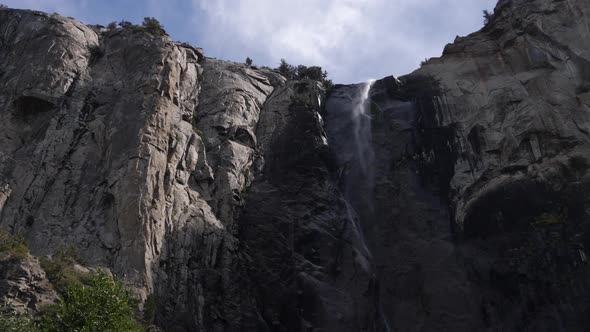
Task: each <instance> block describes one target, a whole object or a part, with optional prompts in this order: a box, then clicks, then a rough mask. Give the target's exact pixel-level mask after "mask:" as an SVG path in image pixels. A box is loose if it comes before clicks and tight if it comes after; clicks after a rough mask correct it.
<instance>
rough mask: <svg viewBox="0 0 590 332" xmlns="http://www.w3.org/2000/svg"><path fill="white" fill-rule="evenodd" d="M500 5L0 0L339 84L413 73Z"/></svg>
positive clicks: (471, 1) (453, 0)
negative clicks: (147, 32)
mask: <svg viewBox="0 0 590 332" xmlns="http://www.w3.org/2000/svg"><path fill="white" fill-rule="evenodd" d="M496 2H497V1H496V0H160V1H158V0H0V3H3V4H5V5H7V6H8V7H12V8H28V9H36V10H42V11H46V12H50V13H53V12H57V13H60V14H61V15H64V16H71V17H74V18H76V19H78V20H80V21H82V22H84V23H88V24H102V25H107V24H108V23H109V22H112V21H121V20H127V21H131V22H133V23H140V22H141V21H143V18H144V17H145V16H153V17H155V18H157V19H158V20H159V21H160V22H161V23H162V25H164V27H165V29H166V31H167V32H168V34H170V36H171V37H172V38H173V39H174V40H177V41H184V42H189V43H190V44H192V45H194V46H197V47H202V48H203V49H204V51H205V55H207V56H209V57H215V58H219V59H225V60H232V61H238V62H244V61H245V59H246V57H250V58H252V59H253V60H254V64H255V65H260V66H262V65H266V66H270V67H277V66H278V64H279V62H280V59H283V58H284V59H286V60H287V62H289V63H291V64H294V65H299V64H304V65H308V66H311V65H318V66H321V67H323V68H324V69H325V70H327V71H328V74H329V77H330V78H331V79H332V80H333V81H334V82H336V83H356V82H363V81H367V80H369V79H378V78H382V77H385V76H389V75H395V76H401V75H404V74H409V73H410V72H412V71H414V70H415V69H416V68H418V67H419V65H420V62H421V61H423V60H424V59H426V58H431V57H438V56H440V55H441V53H442V50H443V48H444V46H445V45H446V44H447V43H450V42H452V41H453V40H454V39H455V37H456V36H466V35H468V34H470V33H472V32H475V31H477V30H479V29H481V27H482V25H483V17H482V11H483V10H484V9H487V10H490V11H491V10H493V8H494V6H495V4H496Z"/></svg>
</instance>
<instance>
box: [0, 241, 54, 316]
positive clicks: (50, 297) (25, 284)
mask: <svg viewBox="0 0 590 332" xmlns="http://www.w3.org/2000/svg"><path fill="white" fill-rule="evenodd" d="M55 301H57V293H56V292H55V290H54V289H53V287H52V285H51V283H50V282H49V280H48V279H47V276H46V275H45V271H44V270H43V269H42V268H41V265H40V264H39V260H38V259H36V258H34V257H32V256H31V255H28V254H27V255H25V256H24V257H18V256H15V255H13V254H9V253H6V252H3V253H1V254H0V304H7V305H10V307H12V308H13V309H15V310H16V311H17V312H20V313H24V312H27V311H28V310H32V311H37V310H40V309H41V308H42V307H43V306H44V305H47V304H52V303H54V302H55Z"/></svg>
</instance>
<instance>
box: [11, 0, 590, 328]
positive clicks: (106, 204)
mask: <svg viewBox="0 0 590 332" xmlns="http://www.w3.org/2000/svg"><path fill="white" fill-rule="evenodd" d="M588 26H590V4H587V3H586V2H585V1H583V0H534V1H525V0H513V1H508V0H502V1H499V3H498V5H497V7H496V9H495V12H494V15H493V17H492V18H491V20H490V22H489V23H488V24H487V25H486V26H485V27H484V28H483V29H482V30H480V31H478V32H476V33H474V34H471V35H469V36H467V37H462V38H457V39H456V40H455V42H454V43H452V44H449V45H447V47H446V48H445V50H444V52H443V55H442V56H441V57H440V58H433V59H430V60H429V61H427V62H426V63H425V64H424V65H423V66H422V67H421V68H420V69H418V70H417V71H415V72H413V73H412V74H409V75H407V76H404V77H400V78H399V79H398V78H393V77H387V78H384V79H381V80H378V81H376V82H374V83H373V84H371V85H369V87H370V89H366V96H364V97H363V96H362V94H363V92H364V91H365V90H363V89H365V88H366V87H367V84H361V85H348V86H344V85H336V86H335V87H334V88H333V89H331V90H330V91H327V92H326V91H325V89H324V87H323V86H322V85H321V84H320V83H319V82H316V81H312V80H300V81H297V80H287V79H285V78H284V77H282V76H281V75H280V74H278V73H276V72H274V71H272V70H269V69H257V68H254V67H249V66H246V65H244V64H239V63H233V62H228V61H222V60H218V59H213V58H208V57H206V56H205V53H204V52H203V50H201V49H199V48H195V47H192V46H189V45H186V44H179V43H175V42H173V41H172V40H171V39H170V38H169V37H168V36H154V35H152V34H150V33H148V32H146V31H144V30H142V29H133V28H125V29H115V30H109V29H105V28H103V27H100V26H89V25H85V24H82V23H80V22H78V21H76V20H74V19H70V18H65V17H62V16H59V15H55V14H54V15H49V14H45V13H40V12H34V11H23V10H12V9H0V128H1V130H0V227H2V228H3V229H7V230H9V231H10V232H11V233H13V234H21V235H23V236H24V237H25V238H26V240H27V244H28V247H29V249H30V251H31V253H32V254H33V255H35V256H39V257H44V256H49V257H50V256H52V255H55V254H56V253H57V252H58V251H60V250H63V248H70V247H73V248H75V249H76V250H77V251H78V252H79V255H80V259H81V261H82V262H83V263H84V265H85V266H87V267H90V268H96V267H102V268H106V269H108V270H110V271H111V272H113V273H114V274H116V275H119V276H124V278H125V282H126V284H127V286H128V287H129V288H131V289H133V290H134V293H135V294H137V296H138V297H139V298H140V299H141V300H142V301H148V299H153V301H154V302H155V318H154V323H155V325H157V326H158V327H159V328H161V329H162V330H164V331H321V330H323V331H388V330H391V331H441V330H451V331H474V330H482V331H485V330H487V331H583V330H584V329H585V327H587V326H588V325H589V324H590V322H589V321H588V317H589V316H588V313H589V312H590V305H589V303H590V302H589V300H590V278H589V277H590V275H589V274H590V267H589V266H588V262H587V258H586V248H587V247H589V246H590V215H589V213H590V210H589V205H588V204H589V202H590V200H589V197H588V194H587V193H588V192H589V191H588V189H590V188H589V185H590V175H589V174H588V172H587V171H588V169H589V168H590V136H589V135H590V108H589V107H590V37H589V34H590V32H589V31H590V30H588ZM359 96H361V97H362V98H361V103H360V104H358V105H356V106H355V104H354V103H353V101H355V100H358V98H360V97H359ZM359 105H361V106H362V108H363V112H364V113H363V114H365V115H366V119H368V120H369V124H370V125H369V126H367V125H366V123H365V125H363V127H362V128H363V130H364V133H365V134H366V133H368V135H363V136H362V137H363V140H364V142H365V143H367V144H362V145H358V144H357V145H358V146H359V149H361V148H362V149H363V151H361V152H358V151H356V150H355V151H356V152H355V151H353V150H351V146H355V147H356V146H357V145H354V144H349V143H350V141H349V140H350V139H353V138H355V137H356V138H355V139H357V140H358V139H359V137H360V136H351V135H347V132H346V131H347V130H349V129H350V128H352V127H354V123H352V122H348V121H352V120H351V119H354V117H352V116H349V115H350V114H353V111H354V110H356V109H358V107H361V106H359ZM357 106H358V107H357ZM347 128H348V129H347ZM357 129H358V128H357ZM361 158H362V163H360V164H359V160H360V159H361ZM367 161H370V162H367ZM359 167H360V168H359ZM359 170H360V171H359ZM361 171H362V172H361ZM0 258H1V259H0V278H2V280H0V292H1V293H0V297H1V299H2V301H3V302H7V303H9V304H11V305H13V306H17V307H28V308H30V309H31V310H33V311H35V310H38V304H39V302H43V301H55V293H54V291H53V289H52V286H51V284H50V283H49V282H48V281H47V280H46V277H45V273H44V272H43V269H41V268H40V267H39V266H38V262H37V261H36V259H35V258H33V257H30V256H27V257H26V258H25V259H21V260H20V261H19V260H18V259H16V258H14V257H13V258H6V257H4V256H3V257H0Z"/></svg>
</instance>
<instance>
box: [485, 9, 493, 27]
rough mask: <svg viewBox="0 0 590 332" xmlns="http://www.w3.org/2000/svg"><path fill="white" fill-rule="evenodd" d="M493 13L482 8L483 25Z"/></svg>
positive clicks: (490, 18) (489, 19) (486, 23)
mask: <svg viewBox="0 0 590 332" xmlns="http://www.w3.org/2000/svg"><path fill="white" fill-rule="evenodd" d="M493 16H494V14H492V13H490V11H489V10H487V9H484V10H483V25H484V26H485V25H488V23H490V21H491V20H492V18H493Z"/></svg>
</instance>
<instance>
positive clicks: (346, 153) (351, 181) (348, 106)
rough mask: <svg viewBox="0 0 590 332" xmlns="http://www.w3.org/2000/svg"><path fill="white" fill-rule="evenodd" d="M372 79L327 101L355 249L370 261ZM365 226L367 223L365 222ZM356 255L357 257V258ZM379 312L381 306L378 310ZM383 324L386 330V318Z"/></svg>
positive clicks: (338, 91) (339, 90) (344, 88)
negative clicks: (365, 229)
mask: <svg viewBox="0 0 590 332" xmlns="http://www.w3.org/2000/svg"><path fill="white" fill-rule="evenodd" d="M374 82H375V81H373V80H371V81H369V82H366V83H363V84H360V85H350V86H341V87H338V88H336V89H335V90H334V91H333V92H332V95H331V96H330V98H329V99H328V101H327V104H326V109H327V123H328V127H327V130H328V137H329V138H330V146H331V148H332V150H333V152H334V157H335V158H336V161H337V163H338V166H339V168H340V169H341V173H340V176H339V181H340V185H341V188H342V190H343V193H344V198H345V201H346V213H347V217H348V220H349V221H350V225H351V228H352V231H353V233H354V237H355V238H356V239H355V240H356V241H354V242H356V246H357V249H358V250H359V251H360V252H361V253H362V255H361V256H363V257H364V258H365V259H366V260H365V261H364V264H363V265H365V264H366V265H368V264H370V263H369V262H368V260H370V257H371V254H370V251H369V249H368V247H367V244H366V242H365V238H364V235H363V233H364V232H363V225H362V224H361V221H363V222H367V221H370V220H371V219H372V218H373V215H374V211H373V210H374V209H373V198H374V197H373V191H374V177H375V174H374V161H375V155H374V151H373V146H372V130H371V120H372V119H371V100H370V92H371V87H372V86H373V83H374ZM365 226H367V225H365ZM357 259H358V258H357ZM380 313H381V315H382V313H383V310H380ZM382 321H383V324H384V326H383V328H384V329H385V331H389V330H390V329H389V326H388V322H387V319H385V317H382Z"/></svg>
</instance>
